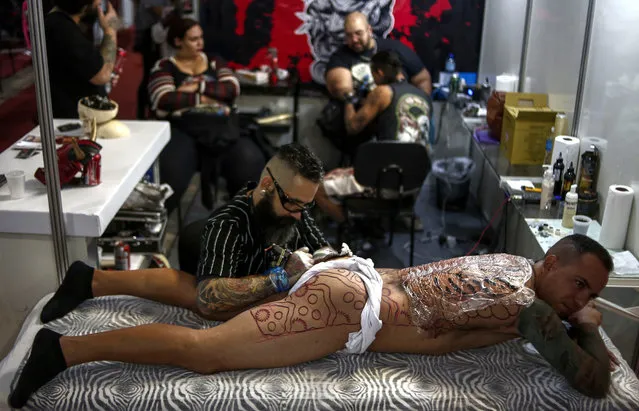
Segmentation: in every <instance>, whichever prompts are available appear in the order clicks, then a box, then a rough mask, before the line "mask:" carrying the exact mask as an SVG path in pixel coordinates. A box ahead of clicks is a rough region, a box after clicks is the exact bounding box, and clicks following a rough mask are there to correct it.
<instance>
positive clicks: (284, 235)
mask: <svg viewBox="0 0 639 411" xmlns="http://www.w3.org/2000/svg"><path fill="white" fill-rule="evenodd" d="M273 198H274V195H273V193H268V194H266V195H265V196H264V198H262V199H261V200H260V201H259V202H258V203H257V204H256V205H255V209H254V214H255V219H256V220H257V224H258V225H259V227H260V231H261V232H262V235H263V240H264V243H265V244H277V245H280V246H282V247H286V244H287V243H288V242H289V241H291V239H292V238H293V233H294V232H295V223H296V222H297V220H296V219H295V218H293V217H291V216H285V217H282V216H278V215H277V214H275V210H274V209H273Z"/></svg>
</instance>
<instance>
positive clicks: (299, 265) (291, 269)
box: [197, 250, 313, 318]
mask: <svg viewBox="0 0 639 411" xmlns="http://www.w3.org/2000/svg"><path fill="white" fill-rule="evenodd" d="M312 265H313V262H312V257H311V256H310V254H308V253H307V252H305V251H303V250H298V251H296V252H294V253H293V254H292V255H291V256H290V257H289V259H288V262H287V264H286V272H287V274H288V288H290V287H292V286H293V284H295V283H296V282H297V280H299V279H300V277H301V276H302V274H304V273H305V272H306V271H307V270H308V269H309V268H310V267H312ZM273 296H277V297H273ZM284 296H286V292H283V293H278V290H277V289H276V288H275V284H274V283H273V281H272V280H271V277H270V276H267V275H252V276H248V277H242V278H212V279H210V280H208V281H202V282H201V283H200V284H198V286H197V306H198V309H199V311H200V312H201V313H202V314H203V315H205V316H207V317H209V318H212V317H214V316H216V314H219V313H227V314H228V313H233V314H237V313H239V312H241V311H244V310H246V309H247V308H250V307H253V306H255V305H257V304H261V303H264V302H269V301H274V300H278V299H280V298H282V297H284Z"/></svg>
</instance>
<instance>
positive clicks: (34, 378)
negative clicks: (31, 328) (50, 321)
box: [9, 328, 67, 408]
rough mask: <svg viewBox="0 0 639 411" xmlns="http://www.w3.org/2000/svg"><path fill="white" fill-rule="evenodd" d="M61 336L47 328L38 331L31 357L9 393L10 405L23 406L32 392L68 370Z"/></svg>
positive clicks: (14, 406) (13, 406)
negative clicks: (61, 345)
mask: <svg viewBox="0 0 639 411" xmlns="http://www.w3.org/2000/svg"><path fill="white" fill-rule="evenodd" d="M60 337H62V335H60V334H58V333H57V332H54V331H51V330H49V329H47V328H43V329H42V330H40V331H38V334H36V336H35V340H33V346H32V347H31V354H30V355H29V359H28V360H27V363H26V364H25V365H24V368H23V369H22V373H21V374H20V378H19V379H18V383H17V384H16V386H15V388H14V389H13V391H12V392H11V394H10V395H9V405H10V406H11V407H12V408H22V407H23V406H24V405H25V404H26V403H27V401H28V400H29V397H30V396H31V394H33V393H34V392H36V391H37V390H38V388H40V387H42V386H43V385H44V384H46V383H48V382H49V381H51V380H52V379H53V377H55V376H56V375H58V374H59V373H61V372H62V371H64V370H66V368H67V363H66V361H65V360H64V355H63V354H62V348H61V347H60Z"/></svg>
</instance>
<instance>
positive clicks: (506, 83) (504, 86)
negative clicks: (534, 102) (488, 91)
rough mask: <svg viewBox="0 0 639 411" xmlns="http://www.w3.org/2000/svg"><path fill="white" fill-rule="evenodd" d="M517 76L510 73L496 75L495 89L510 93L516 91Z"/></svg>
mask: <svg viewBox="0 0 639 411" xmlns="http://www.w3.org/2000/svg"><path fill="white" fill-rule="evenodd" d="M517 85H518V77H517V76H513V75H510V74H502V75H500V76H497V81H496V82H495V90H497V91H505V92H508V93H512V92H515V91H517Z"/></svg>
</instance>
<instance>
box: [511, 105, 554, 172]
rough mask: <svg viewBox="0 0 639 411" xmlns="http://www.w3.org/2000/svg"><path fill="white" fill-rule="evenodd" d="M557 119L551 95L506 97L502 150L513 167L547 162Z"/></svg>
mask: <svg viewBox="0 0 639 411" xmlns="http://www.w3.org/2000/svg"><path fill="white" fill-rule="evenodd" d="M556 116H557V112H556V111H554V110H551V109H550V107H548V95H547V94H533V93H507V94H506V101H505V103H504V122H503V124H502V130H501V149H502V151H503V153H504V155H505V156H506V158H507V159H508V161H510V164H527V165H535V164H542V163H543V161H544V154H545V150H546V139H547V138H548V135H549V134H550V131H551V128H552V127H553V126H554V125H555V117H556Z"/></svg>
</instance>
